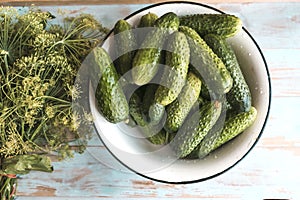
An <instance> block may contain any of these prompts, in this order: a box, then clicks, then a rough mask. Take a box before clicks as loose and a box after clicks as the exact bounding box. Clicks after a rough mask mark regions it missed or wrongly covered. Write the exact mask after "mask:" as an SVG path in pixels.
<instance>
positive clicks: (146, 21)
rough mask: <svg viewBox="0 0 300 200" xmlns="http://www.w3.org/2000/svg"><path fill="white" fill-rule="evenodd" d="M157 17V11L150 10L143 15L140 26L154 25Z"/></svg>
mask: <svg viewBox="0 0 300 200" xmlns="http://www.w3.org/2000/svg"><path fill="white" fill-rule="evenodd" d="M157 19H158V16H157V15H156V14H155V13H151V12H149V13H147V14H145V15H143V16H142V17H141V19H140V22H139V24H138V27H139V28H143V27H153V26H154V25H155V21H156V20H157Z"/></svg>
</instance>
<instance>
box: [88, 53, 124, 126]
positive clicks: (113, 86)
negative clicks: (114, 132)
mask: <svg viewBox="0 0 300 200" xmlns="http://www.w3.org/2000/svg"><path fill="white" fill-rule="evenodd" d="M93 56H94V61H95V63H96V65H97V67H98V68H99V70H100V73H99V74H98V77H99V83H98V84H97V88H96V92H95V98H96V102H97V105H98V108H99V111H100V113H101V114H102V116H103V117H104V118H105V119H106V120H108V121H109V122H111V123H117V122H121V121H123V120H125V119H127V118H128V115H129V106H128V102H127V99H126V96H125V94H124V92H123V90H122V88H121V86H120V84H119V77H118V74H117V72H116V69H115V67H114V65H113V63H112V60H111V58H110V56H109V55H108V53H107V52H106V51H105V49H103V48H101V47H96V48H94V50H93Z"/></svg>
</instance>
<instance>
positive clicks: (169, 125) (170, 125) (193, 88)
mask: <svg viewBox="0 0 300 200" xmlns="http://www.w3.org/2000/svg"><path fill="white" fill-rule="evenodd" d="M200 90H201V81H200V79H199V78H198V77H197V76H196V75H194V74H193V73H192V72H189V73H188V75H187V81H186V84H185V86H184V87H183V88H182V91H181V93H180V94H179V96H178V98H177V99H176V100H175V101H173V102H172V103H171V104H170V105H169V106H168V108H167V119H166V124H165V129H166V130H167V131H168V132H169V133H174V132H176V131H177V130H178V129H179V128H180V127H181V125H182V124H183V122H184V120H185V119H186V117H187V115H188V114H189V112H190V110H191V108H192V107H193V105H194V104H195V102H196V101H197V100H198V98H199V94H200Z"/></svg>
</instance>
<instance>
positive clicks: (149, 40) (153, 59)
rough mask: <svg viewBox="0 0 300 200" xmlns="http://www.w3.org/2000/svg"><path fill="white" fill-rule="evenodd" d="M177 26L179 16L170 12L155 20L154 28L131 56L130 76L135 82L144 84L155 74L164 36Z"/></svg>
mask: <svg viewBox="0 0 300 200" xmlns="http://www.w3.org/2000/svg"><path fill="white" fill-rule="evenodd" d="M178 26H179V18H178V16H177V15H176V14H175V13H172V12H169V13H166V14H164V15H163V16H161V17H160V18H158V19H157V20H156V21H155V28H154V29H153V30H152V31H151V32H150V33H148V34H147V36H146V38H145V40H144V41H143V43H142V44H141V47H140V49H139V50H138V51H137V52H136V54H135V56H134V58H133V63H132V78H133V82H134V83H135V84H137V85H145V84H147V83H149V82H150V81H151V80H152V79H153V77H154V76H155V75H156V73H157V71H158V68H159V66H158V64H159V61H160V60H161V51H162V49H163V45H164V42H165V38H166V37H167V36H168V35H169V34H171V33H172V32H174V31H176V30H177V29H178Z"/></svg>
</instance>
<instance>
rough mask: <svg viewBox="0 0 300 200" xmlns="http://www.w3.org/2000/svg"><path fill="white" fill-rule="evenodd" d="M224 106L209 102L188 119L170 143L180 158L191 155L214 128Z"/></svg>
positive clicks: (216, 102)
mask: <svg viewBox="0 0 300 200" xmlns="http://www.w3.org/2000/svg"><path fill="white" fill-rule="evenodd" d="M221 109H222V105H221V103H220V102H218V101H212V102H208V103H206V104H205V105H203V106H202V107H201V108H200V110H198V111H196V112H195V113H194V114H193V115H192V116H191V117H190V118H189V119H187V120H186V121H185V122H184V123H183V125H182V127H181V128H180V129H179V130H178V132H177V134H176V136H175V137H174V139H173V140H172V141H171V142H170V146H171V148H172V149H173V150H174V152H175V154H176V155H177V156H178V157H179V158H184V157H186V156H187V155H189V154H190V153H191V152H192V151H193V150H194V149H195V148H196V147H197V146H198V145H199V143H200V142H201V141H202V139H203V138H204V137H205V135H206V134H207V133H208V132H209V130H210V129H211V128H212V127H213V126H214V124H215V123H216V121H217V120H218V118H219V116H220V114H221Z"/></svg>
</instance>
